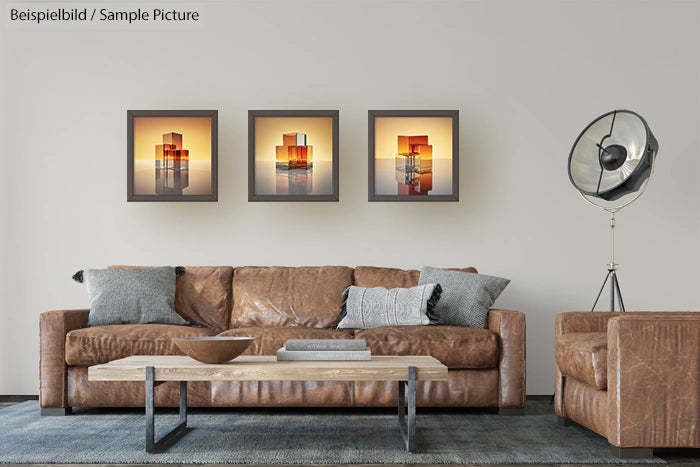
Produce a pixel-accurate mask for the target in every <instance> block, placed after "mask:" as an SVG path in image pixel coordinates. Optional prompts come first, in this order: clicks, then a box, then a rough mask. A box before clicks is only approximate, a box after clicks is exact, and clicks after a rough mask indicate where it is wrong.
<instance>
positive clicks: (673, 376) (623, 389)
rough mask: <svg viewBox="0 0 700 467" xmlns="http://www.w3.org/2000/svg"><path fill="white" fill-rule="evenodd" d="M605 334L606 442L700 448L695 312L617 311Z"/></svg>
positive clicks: (699, 318)
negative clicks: (606, 369) (606, 359)
mask: <svg viewBox="0 0 700 467" xmlns="http://www.w3.org/2000/svg"><path fill="white" fill-rule="evenodd" d="M607 338H608V412H609V415H608V423H609V426H608V428H609V429H608V440H609V441H610V443H611V444H613V445H615V446H619V447H700V430H698V424H699V423H700V420H699V419H698V417H699V414H700V401H699V399H700V390H699V388H700V386H699V385H700V351H699V350H698V349H700V313H690V312H689V313H662V312H658V313H657V312H653V313H652V312H649V313H640V314H634V315H627V314H617V315H616V316H615V317H613V318H611V319H610V320H609V324H608V334H607Z"/></svg>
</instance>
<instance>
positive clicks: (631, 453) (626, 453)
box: [610, 444, 654, 459]
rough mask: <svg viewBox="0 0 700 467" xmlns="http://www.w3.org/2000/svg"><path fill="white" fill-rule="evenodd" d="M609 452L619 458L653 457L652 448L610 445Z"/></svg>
mask: <svg viewBox="0 0 700 467" xmlns="http://www.w3.org/2000/svg"><path fill="white" fill-rule="evenodd" d="M610 454H612V455H613V456H615V457H619V458H620V459H650V458H652V457H654V449H653V448H621V447H619V446H613V445H612V444H611V445H610Z"/></svg>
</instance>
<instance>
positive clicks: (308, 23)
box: [0, 0, 700, 394]
mask: <svg viewBox="0 0 700 467" xmlns="http://www.w3.org/2000/svg"><path fill="white" fill-rule="evenodd" d="M698 10H699V6H698V2H696V1H690V2H689V1H685V2H683V1H667V0H662V1H610V2H585V1H583V0H581V1H486V0H484V1H417V0H409V1H364V0H362V1H357V0H354V1H350V0H347V1H320V0H318V1H312V0H304V1H284V0H279V1H264V0H263V1H236V2H228V3H227V2H210V3H206V26H205V28H204V29H202V30H201V31H179V32H172V31H171V32H167V31H166V32H163V31H153V30H151V31H133V32H129V31H76V30H73V31H70V30H61V31H53V32H48V31H44V32H41V31H21V30H20V31H18V30H9V29H8V28H6V27H4V25H3V30H2V41H1V42H2V45H1V47H2V49H1V53H2V97H1V98H2V99H3V101H2V116H3V117H4V119H3V123H2V126H0V131H3V137H2V141H1V142H0V144H1V145H2V152H1V154H2V166H1V167H2V170H1V173H2V182H1V183H0V189H1V190H2V193H1V195H2V201H1V203H2V211H0V213H1V214H2V218H1V220H2V224H1V226H2V230H1V231H0V235H1V237H0V239H1V241H2V244H1V245H0V248H1V250H0V258H1V259H2V263H1V264H2V269H1V270H0V274H1V275H2V276H1V277H0V279H1V281H0V287H2V296H1V302H0V305H1V307H0V323H2V324H0V339H1V341H0V375H2V376H1V377H0V394H33V393H34V394H35V393H36V392H37V375H38V347H39V345H38V319H39V314H40V313H41V312H42V311H45V310H50V309H65V308H74V307H75V308H83V307H86V305H87V296H86V291H85V289H84V287H83V286H81V285H79V284H76V283H75V282H73V281H72V280H71V279H70V276H71V275H72V274H73V273H74V272H75V271H76V270H78V269H81V268H84V267H103V266H106V265H108V264H114V263H122V264H124V263H126V264H170V265H176V264H184V265H188V264H189V265H210V264H224V265H248V264H257V265H272V264H278V265H320V264H341V265H351V266H352V265H361V264H370V265H384V266H394V267H402V268H418V267H420V266H421V265H424V264H425V265H434V266H469V265H474V266H476V267H477V268H479V270H480V271H481V272H483V273H485V274H491V275H499V276H503V277H508V278H510V279H511V280H512V282H511V284H510V285H509V286H508V288H507V289H506V291H505V292H504V293H503V295H502V296H501V297H500V298H499V299H498V301H497V305H498V306H499V307H503V308H514V309H518V310H521V311H523V312H525V313H526V314H527V325H528V330H527V332H528V349H527V352H528V393H529V394H551V393H552V391H553V389H552V388H553V385H552V381H553V378H552V366H553V359H552V353H553V324H554V317H555V315H556V314H557V313H559V312H562V311H566V310H586V309H588V308H589V307H590V306H591V304H592V301H593V299H594V298H595V294H596V293H597V291H598V287H599V286H600V283H601V282H602V280H603V277H604V275H605V272H606V269H605V265H606V263H607V262H608V260H609V259H608V247H609V246H608V219H607V216H606V214H605V213H603V212H600V211H598V210H596V209H594V208H592V207H590V206H588V205H587V204H586V203H584V202H583V200H581V199H580V198H579V196H578V194H577V193H576V191H575V190H574V188H573V187H572V186H571V185H570V184H569V180H568V177H567V172H566V163H567V157H568V152H569V150H570V147H571V145H572V143H573V141H574V139H575V138H576V136H577V135H578V133H579V132H580V131H581V130H582V129H583V127H584V126H585V125H586V124H588V123H589V122H590V121H591V120H593V119H594V118H595V117H597V116H598V115H600V114H602V113H604V112H607V111H609V110H612V109H615V108H629V109H632V110H635V111H637V112H639V113H641V114H642V115H643V116H645V117H646V118H647V120H648V122H649V124H650V126H651V128H652V130H653V131H654V133H655V134H656V136H657V138H658V140H659V142H660V147H661V149H660V154H659V158H658V164H657V169H656V173H655V175H654V178H653V180H652V185H651V186H650V188H649V190H648V192H647V193H646V194H645V195H644V196H643V197H642V198H641V199H640V200H639V201H638V202H637V203H635V204H633V205H632V206H630V207H629V208H626V209H625V210H623V211H622V212H621V213H620V214H619V215H618V227H617V239H618V243H617V262H618V263H620V264H621V267H620V272H619V274H620V283H621V286H622V291H623V294H624V299H625V304H626V305H627V308H628V309H631V310H637V309H642V310H657V309H658V310H675V309H683V310H685V309H696V310H697V309H698V308H700V287H698V286H699V285H700V283H699V281H698V279H699V277H698V272H697V271H698V264H700V189H699V188H698V187H699V186H700V184H699V183H698V175H700V158H699V157H698V146H699V143H700V142H699V138H698V134H699V132H698V129H699V128H700V105H699V102H700V96H699V90H698V87H699V84H698V83H699V82H700V53H699V48H700V40H699V38H698V35H699V31H700V27H699V23H700V13H699V11H698ZM3 23H4V21H3ZM127 109H218V110H219V202H218V203H127V202H126V163H125V160H126V128H125V127H126V110H127ZM249 109H339V110H340V202H338V203H249V202H248V201H247V110H249ZM368 109H459V111H460V202H459V203H368V202H367V175H366V174H367V110H368ZM290 239H294V241H293V242H290ZM605 300H606V299H604V305H603V308H604V307H605V306H606V305H605V304H606V303H607V301H605Z"/></svg>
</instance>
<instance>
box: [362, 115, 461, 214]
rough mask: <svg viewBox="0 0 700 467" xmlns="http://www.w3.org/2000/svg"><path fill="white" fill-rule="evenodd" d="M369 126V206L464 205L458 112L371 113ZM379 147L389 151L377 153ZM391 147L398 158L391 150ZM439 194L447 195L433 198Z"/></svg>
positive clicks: (383, 150)
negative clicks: (385, 203)
mask: <svg viewBox="0 0 700 467" xmlns="http://www.w3.org/2000/svg"><path fill="white" fill-rule="evenodd" d="M379 119H382V120H379ZM391 119H395V120H394V121H392V120H391ZM407 119H411V120H407ZM413 119H415V120H413ZM421 119H423V120H425V122H424V123H425V125H424V126H425V127H426V129H425V130H421V131H419V132H418V133H419V134H420V136H417V135H415V133H416V131H415V128H416V127H418V128H420V127H421ZM430 119H440V120H430ZM445 119H448V121H445ZM405 122H410V123H409V124H405ZM378 123H381V125H380V126H381V128H380V129H377V124H378ZM368 126H369V129H368V155H369V164H368V200H369V201H399V202H405V201H459V110H370V111H368ZM428 128H429V129H431V130H430V131H428V130H427V129H428ZM406 129H410V131H409V130H406ZM431 132H432V133H433V135H432V136H431V134H430V133H431ZM449 132H451V134H449ZM401 133H407V135H405V136H404V135H401ZM408 133H414V135H408ZM436 135H437V137H436ZM413 138H415V139H413ZM410 143H414V144H410ZM434 144H435V145H436V148H438V153H437V155H438V157H437V158H436V160H434V159H433V147H434ZM438 144H440V146H437V145H438ZM378 145H379V146H381V147H382V148H384V149H382V150H380V151H381V152H382V154H376V152H377V147H378ZM389 146H391V149H392V151H393V155H392V153H391V152H392V151H390V150H388V149H386V148H388V147H389ZM405 148H413V149H405ZM445 148H447V149H445ZM421 150H422V151H423V156H422V162H421V154H420V151H421ZM445 152H447V154H446V153H445ZM447 156H449V157H447ZM449 159H451V164H450V163H449ZM433 164H435V166H434V165H433ZM450 170H451V174H450V173H449V171H450ZM434 172H437V173H434ZM378 178H379V179H380V180H381V182H380V183H379V184H378V183H377V182H378ZM421 178H422V179H423V181H421ZM399 179H400V180H399ZM392 183H394V185H393V186H392ZM450 184H451V185H450ZM434 189H435V191H438V192H443V193H436V194H430V191H433V190H434Z"/></svg>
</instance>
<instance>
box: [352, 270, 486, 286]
mask: <svg viewBox="0 0 700 467" xmlns="http://www.w3.org/2000/svg"><path fill="white" fill-rule="evenodd" d="M447 269H449V270H450V271H460V272H473V273H476V272H477V271H476V268H473V267H468V268H447ZM418 279H420V271H419V270H417V269H397V268H380V267H376V266H357V267H356V268H355V274H354V280H353V285H356V286H358V287H384V288H387V289H393V288H395V287H415V286H417V285H418Z"/></svg>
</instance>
